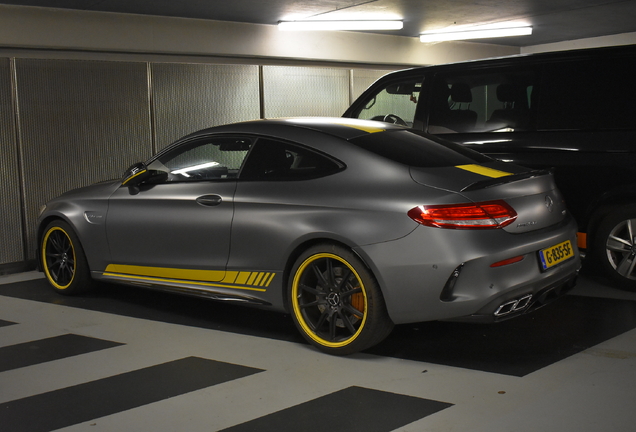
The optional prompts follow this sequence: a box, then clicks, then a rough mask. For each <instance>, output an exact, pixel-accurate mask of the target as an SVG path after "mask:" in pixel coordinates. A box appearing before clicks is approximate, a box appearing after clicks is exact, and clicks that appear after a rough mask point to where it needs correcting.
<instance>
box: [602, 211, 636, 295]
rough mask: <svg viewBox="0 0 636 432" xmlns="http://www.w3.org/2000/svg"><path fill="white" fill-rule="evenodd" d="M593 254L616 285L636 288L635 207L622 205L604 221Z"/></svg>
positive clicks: (629, 288)
mask: <svg viewBox="0 0 636 432" xmlns="http://www.w3.org/2000/svg"><path fill="white" fill-rule="evenodd" d="M593 254H594V258H595V261H596V262H597V263H599V264H600V266H601V270H602V271H603V274H604V275H605V276H607V277H608V278H610V279H611V281H612V282H614V283H615V284H616V287H617V288H621V289H625V290H629V291H636V206H634V205H632V206H626V207H622V208H619V209H617V210H615V211H613V212H611V213H610V214H608V215H607V216H605V217H604V218H603V219H602V220H601V223H600V224H599V226H598V229H597V230H596V235H595V236H594V243H593Z"/></svg>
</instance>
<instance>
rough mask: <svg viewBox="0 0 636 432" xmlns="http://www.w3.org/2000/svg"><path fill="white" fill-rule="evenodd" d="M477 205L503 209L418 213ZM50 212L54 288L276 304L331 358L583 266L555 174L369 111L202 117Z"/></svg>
mask: <svg viewBox="0 0 636 432" xmlns="http://www.w3.org/2000/svg"><path fill="white" fill-rule="evenodd" d="M474 203H481V204H483V205H485V206H491V205H492V206H493V208H496V209H500V210H502V211H504V212H509V213H510V214H509V215H507V216H506V215H504V216H503V217H502V218H501V219H502V221H501V223H500V221H499V220H497V221H496V222H493V223H494V226H488V225H486V226H483V227H480V226H476V227H475V226H472V222H470V221H469V222H466V221H463V220H450V221H443V220H435V221H432V222H431V221H428V220H425V221H424V222H422V221H421V220H420V221H418V218H424V219H426V218H427V217H428V216H426V214H427V211H428V210H427V208H428V207H430V209H431V210H437V209H441V211H446V209H447V208H448V209H450V211H455V210H456V209H457V208H456V206H457V205H464V204H467V205H469V206H472V205H473V204H474ZM482 207H483V206H482ZM483 208H486V207H483ZM488 208H490V207H488ZM489 211H490V210H489ZM443 214H446V213H443ZM511 215H513V216H514V217H512V216H511ZM449 217H451V216H449ZM493 218H495V217H494V216H493ZM493 218H487V219H488V221H487V222H483V221H478V223H486V224H488V223H490V222H492V221H493ZM438 219H439V218H438ZM442 219H443V218H442ZM495 219H496V218H495ZM504 219H505V220H504ZM39 224H40V225H39V231H38V238H39V239H40V244H39V247H40V252H39V255H40V263H41V265H42V267H43V269H44V272H45V274H46V276H47V278H48V280H49V282H50V283H51V284H52V285H53V287H54V288H55V289H56V290H58V291H59V292H61V293H68V294H72V293H74V292H76V291H80V290H81V289H83V288H84V287H85V286H87V285H89V284H90V282H91V281H92V280H103V281H109V282H118V283H129V284H137V285H142V286H147V287H154V288H158V289H167V290H173V291H178V292H183V293H188V294H194V295H200V296H204V297H209V298H212V299H217V300H228V301H237V302H244V303H247V304H252V305H257V306H262V307H269V308H272V309H274V310H277V311H286V312H290V313H291V315H292V317H293V319H294V321H295V322H296V325H297V326H298V328H299V330H300V331H301V333H302V334H303V336H305V338H306V339H307V340H308V341H309V342H310V343H312V344H314V345H315V346H316V347H318V348H319V349H322V350H323V351H326V352H330V353H335V354H348V353H351V352H355V351H358V350H360V349H365V348H367V347H369V346H371V345H373V344H375V343H377V342H379V341H380V340H381V339H382V338H384V337H385V336H386V335H387V334H388V333H389V332H390V329H391V328H392V326H393V324H400V323H408V322H419V321H427V320H449V319H480V320H481V319H485V320H490V321H493V320H498V319H504V318H509V317H512V316H516V315H519V314H521V313H524V312H526V311H528V310H531V309H532V308H533V307H536V306H539V305H542V304H544V303H546V302H547V300H549V298H551V297H553V296H556V295H558V294H562V293H563V292H565V291H566V290H567V289H568V288H571V287H572V286H573V285H574V280H575V277H576V274H577V272H578V269H579V266H580V261H579V255H578V251H577V250H576V247H575V246H573V245H576V237H575V236H576V225H575V223H574V221H573V219H572V218H571V217H570V215H569V214H568V212H567V209H566V207H565V203H564V202H563V199H562V197H561V195H560V193H559V191H558V190H557V189H556V187H555V185H554V181H553V178H552V175H551V174H550V173H549V172H536V171H529V170H527V169H525V168H522V167H519V166H515V165H511V164H507V163H503V162H498V161H494V160H492V159H490V158H488V157H486V156H483V155H480V154H478V153H476V152H473V151H471V150H467V149H463V148H461V147H459V146H456V145H455V144H451V143H446V142H444V141H442V140H440V139H438V138H433V137H430V136H427V135H424V134H422V133H421V132H416V131H412V130H409V129H407V128H402V127H400V126H395V125H388V124H386V123H380V122H372V121H362V120H349V119H280V120H260V121H253V122H245V123H238V124H233V125H226V126H219V127H215V128H210V129H206V130H203V131H200V132H197V133H195V134H192V135H189V136H187V137H185V138H183V139H181V140H179V141H178V142H177V143H175V144H174V145H172V146H170V147H168V148H166V149H165V150H163V151H162V152H160V153H159V154H158V155H156V156H154V157H153V158H151V159H150V160H149V161H147V162H146V163H140V164H137V165H135V166H133V167H132V168H131V169H130V170H128V171H127V172H126V174H125V176H124V178H123V179H121V180H116V181H110V182H104V183H100V184H96V185H92V186H88V187H85V188H81V189H78V190H74V191H71V192H68V193H66V194H63V195H62V196H60V197H58V198H56V199H54V200H52V201H50V202H49V203H47V205H46V209H45V210H44V211H43V212H42V214H41V215H40V218H39ZM462 224H468V225H467V226H462ZM66 243H69V245H68V246H64V244H66ZM60 244H62V246H60ZM564 247H565V248H566V250H564V249H563V248H564ZM559 248H561V249H560V252H559ZM541 251H542V252H541ZM559 253H560V254H561V255H562V256H561V255H558V254H559ZM542 258H543V260H544V261H545V260H546V259H548V260H550V261H551V262H550V263H548V264H546V262H547V261H546V262H544V263H543V264H542ZM552 259H554V262H552ZM65 275H66V276H65ZM323 327H324V328H323Z"/></svg>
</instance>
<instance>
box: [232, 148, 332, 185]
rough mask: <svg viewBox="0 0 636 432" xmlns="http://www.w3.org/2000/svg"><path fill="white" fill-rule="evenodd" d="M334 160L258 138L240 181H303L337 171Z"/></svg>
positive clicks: (306, 150)
mask: <svg viewBox="0 0 636 432" xmlns="http://www.w3.org/2000/svg"><path fill="white" fill-rule="evenodd" d="M341 168H342V165H341V164H340V163H338V162H336V161H335V160H333V159H331V158H329V157H327V156H325V155H322V154H319V153H317V152H314V151H312V150H309V149H307V148H305V147H302V146H299V145H295V144H291V143H287V142H282V141H277V140H272V139H267V138H259V139H258V141H257V142H256V143H255V144H254V147H253V148H252V150H251V151H250V154H249V156H248V158H247V160H246V161H245V166H244V167H243V169H242V171H241V174H240V178H241V179H242V180H305V179H310V178H316V177H322V176H326V175H329V174H332V173H335V172H337V171H339V170H340V169H341Z"/></svg>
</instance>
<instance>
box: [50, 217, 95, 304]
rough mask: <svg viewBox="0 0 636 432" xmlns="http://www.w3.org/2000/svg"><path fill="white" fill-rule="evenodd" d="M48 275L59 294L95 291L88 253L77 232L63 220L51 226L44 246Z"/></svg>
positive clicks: (52, 223) (54, 222)
mask: <svg viewBox="0 0 636 432" xmlns="http://www.w3.org/2000/svg"><path fill="white" fill-rule="evenodd" d="M40 253H41V257H40V259H41V262H42V268H43V270H44V275H45V276H46V279H47V280H48V281H49V283H50V284H51V286H52V287H53V289H55V291H57V292H59V293H61V294H66V295H72V294H78V293H80V292H83V291H86V290H87V289H89V288H90V287H91V284H92V279H91V276H90V271H89V269H88V263H87V261H86V257H85V256H84V249H82V246H81V245H80V242H79V239H78V238H77V236H76V235H75V232H74V231H73V229H72V228H71V227H70V226H69V224H67V223H66V222H63V221H61V220H56V221H53V222H51V223H49V224H48V225H47V227H46V229H45V230H44V235H43V236H42V239H41V243H40Z"/></svg>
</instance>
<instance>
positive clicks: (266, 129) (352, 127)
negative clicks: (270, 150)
mask: <svg viewBox="0 0 636 432" xmlns="http://www.w3.org/2000/svg"><path fill="white" fill-rule="evenodd" d="M293 128H302V129H309V130H313V131H317V132H321V133H324V134H328V135H332V136H335V137H338V138H341V139H344V140H350V139H352V138H356V137H359V136H362V135H366V134H372V133H377V132H385V131H389V130H404V129H405V128H404V127H403V126H398V125H394V124H390V123H385V122H380V121H373V120H360V119H351V118H342V117H294V118H278V119H264V120H251V121H246V122H240V123H232V124H228V125H223V126H216V127H212V128H208V129H204V130H201V131H198V132H195V133H194V134H191V135H189V137H192V136H201V135H208V134H212V133H255V134H264V135H277V134H278V133H280V132H283V131H284V130H290V129H293Z"/></svg>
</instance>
